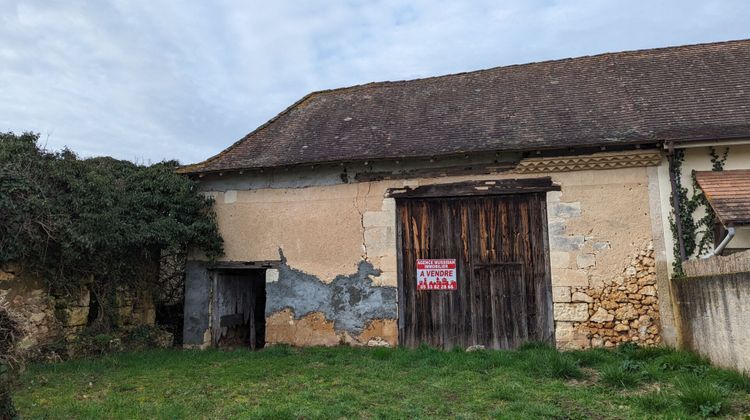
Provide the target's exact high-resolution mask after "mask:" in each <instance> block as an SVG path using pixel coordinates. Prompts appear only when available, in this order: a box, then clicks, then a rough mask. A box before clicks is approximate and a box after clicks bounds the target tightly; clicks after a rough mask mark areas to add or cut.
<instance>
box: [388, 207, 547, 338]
mask: <svg viewBox="0 0 750 420" xmlns="http://www.w3.org/2000/svg"><path fill="white" fill-rule="evenodd" d="M397 214H398V216H397V218H398V221H397V231H398V233H397V235H398V238H397V244H398V247H399V302H398V305H399V341H400V343H401V344H402V345H405V346H417V345H419V344H422V343H424V344H427V345H430V346H436V347H441V348H445V349H450V348H453V347H455V346H460V347H468V346H472V345H483V346H485V347H487V348H495V349H508V348H515V347H517V346H519V345H520V344H522V343H524V342H527V341H541V342H549V343H553V342H554V325H553V321H552V296H551V282H550V273H549V254H548V244H547V229H546V226H547V217H546V200H545V194H544V192H536V193H524V194H507V195H487V196H476V197H445V198H436V197H430V198H405V199H397ZM420 259H448V260H452V259H455V260H456V281H457V286H456V289H455V290H418V287H417V260H420Z"/></svg>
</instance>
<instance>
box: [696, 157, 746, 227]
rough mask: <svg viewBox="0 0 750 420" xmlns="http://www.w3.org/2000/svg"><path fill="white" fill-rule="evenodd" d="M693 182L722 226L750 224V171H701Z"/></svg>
mask: <svg viewBox="0 0 750 420" xmlns="http://www.w3.org/2000/svg"><path fill="white" fill-rule="evenodd" d="M695 180H696V181H697V182H698V185H699V186H700V187H701V189H702V190H703V193H704V194H706V198H708V202H709V204H711V208H713V209H714V212H716V217H718V218H719V220H720V221H721V223H722V224H724V226H732V225H748V224H750V170H745V169H743V170H732V171H701V172H696V173H695Z"/></svg>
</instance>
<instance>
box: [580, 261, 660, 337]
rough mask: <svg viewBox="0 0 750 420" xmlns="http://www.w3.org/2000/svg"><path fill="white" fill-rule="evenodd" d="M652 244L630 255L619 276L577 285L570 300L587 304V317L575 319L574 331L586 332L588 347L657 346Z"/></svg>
mask: <svg viewBox="0 0 750 420" xmlns="http://www.w3.org/2000/svg"><path fill="white" fill-rule="evenodd" d="M653 253H654V251H653V247H651V246H648V247H647V248H646V249H644V250H642V251H641V252H640V253H639V255H638V256H637V257H635V258H633V261H632V263H631V264H630V265H629V266H628V267H627V268H626V269H625V271H624V273H623V274H622V276H620V277H618V278H616V279H614V280H612V281H609V282H607V283H605V284H604V285H603V286H602V287H596V288H592V287H576V288H573V290H572V295H571V302H580V303H579V304H581V303H582V304H585V305H586V315H588V319H587V320H586V321H583V322H574V323H573V325H572V327H573V331H574V333H576V334H586V339H587V340H588V339H590V340H591V342H590V345H591V347H602V346H604V347H614V346H616V345H618V344H619V343H624V342H628V341H630V342H636V343H639V344H644V345H656V344H659V343H660V342H661V336H660V335H659V308H658V298H657V286H656V267H655V263H654V258H653Z"/></svg>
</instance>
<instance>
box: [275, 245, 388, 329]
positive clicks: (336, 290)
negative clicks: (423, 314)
mask: <svg viewBox="0 0 750 420" xmlns="http://www.w3.org/2000/svg"><path fill="white" fill-rule="evenodd" d="M279 254H280V256H281V265H280V267H279V278H278V281H276V282H273V283H268V284H267V286H266V317H268V316H270V315H272V314H274V313H276V312H279V311H281V310H284V309H290V310H292V311H293V312H294V317H295V319H300V318H302V317H304V316H305V315H308V314H310V313H313V312H321V313H323V314H324V315H325V317H326V319H328V320H331V321H333V322H334V329H335V330H337V331H347V332H350V333H353V334H360V333H361V332H362V331H363V330H364V328H365V327H366V326H367V324H368V323H369V322H371V321H372V320H375V319H395V318H396V317H397V308H396V288H395V287H388V286H382V287H381V286H373V284H372V280H371V279H370V278H369V276H378V275H380V270H376V269H375V268H374V267H373V266H372V264H371V263H369V262H367V261H361V262H360V263H359V267H358V269H357V272H356V273H354V274H350V275H339V276H337V277H336V278H335V279H333V281H332V282H331V283H329V284H326V283H324V282H322V281H321V280H320V279H319V278H317V277H315V276H313V275H311V274H307V273H304V272H302V271H299V270H296V269H294V268H292V267H290V266H289V265H288V264H287V261H286V258H285V257H284V255H283V253H281V252H279Z"/></svg>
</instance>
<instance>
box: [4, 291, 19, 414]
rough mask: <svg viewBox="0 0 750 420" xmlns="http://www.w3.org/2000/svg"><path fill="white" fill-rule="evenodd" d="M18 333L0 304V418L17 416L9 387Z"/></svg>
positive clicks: (10, 316)
mask: <svg viewBox="0 0 750 420" xmlns="http://www.w3.org/2000/svg"><path fill="white" fill-rule="evenodd" d="M20 335H21V331H20V330H19V326H18V322H17V320H16V319H15V317H14V316H13V314H11V313H10V312H9V311H8V310H7V309H6V308H5V306H4V305H0V419H3V420H4V419H13V418H16V416H17V413H16V410H15V407H14V406H13V400H12V398H11V395H10V388H11V382H12V381H11V379H12V378H13V371H14V368H15V367H17V366H18V364H19V363H20V360H19V358H18V357H17V355H16V354H15V344H16V340H17V339H18V338H19V337H20Z"/></svg>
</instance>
